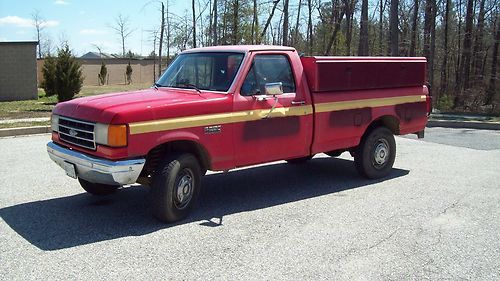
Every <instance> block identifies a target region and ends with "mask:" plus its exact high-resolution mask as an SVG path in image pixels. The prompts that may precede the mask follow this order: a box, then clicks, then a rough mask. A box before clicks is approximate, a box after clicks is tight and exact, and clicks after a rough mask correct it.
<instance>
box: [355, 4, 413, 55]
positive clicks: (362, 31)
mask: <svg viewBox="0 0 500 281" xmlns="http://www.w3.org/2000/svg"><path fill="white" fill-rule="evenodd" d="M417 1H418V0H417ZM358 56H368V0H363V3H362V4H361V26H360V28H359V47H358Z"/></svg>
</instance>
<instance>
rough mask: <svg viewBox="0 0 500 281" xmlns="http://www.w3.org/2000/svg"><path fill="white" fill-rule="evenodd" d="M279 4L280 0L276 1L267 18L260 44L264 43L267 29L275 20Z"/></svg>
mask: <svg viewBox="0 0 500 281" xmlns="http://www.w3.org/2000/svg"><path fill="white" fill-rule="evenodd" d="M309 1H311V0H309ZM279 2H280V0H276V1H275V2H274V5H273V9H272V10H271V14H270V15H269V17H268V18H267V21H266V24H265V25H264V29H262V33H261V34H260V38H259V40H258V43H259V44H260V42H261V41H262V38H263V37H264V35H266V31H267V28H268V27H269V24H270V23H271V20H272V19H273V16H274V12H275V11H276V6H278V3H279Z"/></svg>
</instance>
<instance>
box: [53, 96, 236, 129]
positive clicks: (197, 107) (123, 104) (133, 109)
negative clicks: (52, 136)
mask: <svg viewBox="0 0 500 281" xmlns="http://www.w3.org/2000/svg"><path fill="white" fill-rule="evenodd" d="M230 96H231V97H232V95H226V94H217V93H210V92H202V93H200V94H198V92H196V91H195V90H192V89H173V88H159V89H154V88H151V89H145V90H140V91H131V92H121V93H111V94H104V95H97V96H90V97H83V98H77V99H74V100H71V101H67V102H62V103H59V104H57V106H56V107H55V108H54V111H53V113H54V114H58V115H62V116H66V117H71V118H75V119H80V120H86V121H91V122H99V123H113V124H124V123H131V122H140V121H147V120H153V119H165V118H172V117H179V116H189V115H199V114H209V113H214V112H218V111H220V112H223V111H227V110H229V109H230V108H228V107H227V105H228V104H229V103H228V101H229V100H230V98H229V97H230Z"/></svg>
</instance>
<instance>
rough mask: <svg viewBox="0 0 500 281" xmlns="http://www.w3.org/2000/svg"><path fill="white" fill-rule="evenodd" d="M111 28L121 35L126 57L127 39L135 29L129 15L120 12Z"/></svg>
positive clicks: (123, 54)
mask: <svg viewBox="0 0 500 281" xmlns="http://www.w3.org/2000/svg"><path fill="white" fill-rule="evenodd" d="M162 4H163V3H162ZM111 28H112V29H113V30H114V31H115V32H116V34H118V36H120V39H121V43H122V57H125V56H126V53H125V40H126V39H127V38H128V37H129V36H130V34H132V32H133V31H134V30H133V29H131V28H130V19H129V17H125V16H123V15H122V14H118V17H116V18H115V25H114V26H111Z"/></svg>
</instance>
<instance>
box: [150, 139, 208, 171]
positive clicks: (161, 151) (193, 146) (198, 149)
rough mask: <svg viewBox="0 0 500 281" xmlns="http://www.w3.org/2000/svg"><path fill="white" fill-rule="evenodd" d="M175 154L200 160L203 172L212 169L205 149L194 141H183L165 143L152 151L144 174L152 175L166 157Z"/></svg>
mask: <svg viewBox="0 0 500 281" xmlns="http://www.w3.org/2000/svg"><path fill="white" fill-rule="evenodd" d="M174 152H177V153H182V152H185V153H191V154H193V155H194V156H195V157H196V158H197V159H198V161H199V163H200V166H201V168H202V169H203V170H209V169H210V168H211V166H210V157H209V156H208V153H207V151H206V150H205V148H203V147H202V146H201V145H200V144H198V143H196V142H194V141H188V140H182V141H171V142H167V143H163V144H160V145H158V146H156V147H154V148H153V149H151V150H150V151H149V152H148V155H147V156H146V164H145V165H144V169H143V173H146V174H149V175H151V174H152V173H153V172H154V171H155V169H156V167H157V166H158V164H160V162H161V161H162V159H164V157H165V155H167V154H169V153H174Z"/></svg>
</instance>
